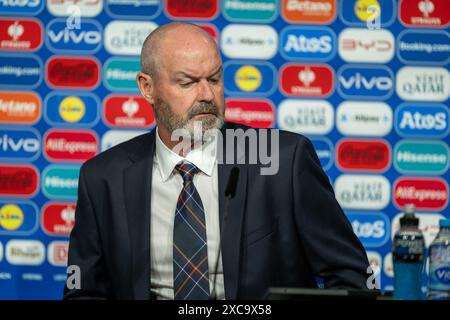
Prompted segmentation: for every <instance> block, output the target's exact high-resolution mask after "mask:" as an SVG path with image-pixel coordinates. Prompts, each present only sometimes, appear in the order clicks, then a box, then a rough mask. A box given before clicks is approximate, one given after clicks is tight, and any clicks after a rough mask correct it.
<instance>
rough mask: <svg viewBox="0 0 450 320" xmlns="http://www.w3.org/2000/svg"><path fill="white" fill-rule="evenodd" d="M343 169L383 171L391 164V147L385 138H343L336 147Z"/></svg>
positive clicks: (338, 161)
mask: <svg viewBox="0 0 450 320" xmlns="http://www.w3.org/2000/svg"><path fill="white" fill-rule="evenodd" d="M336 158H337V160H336V162H337V164H338V166H339V167H340V169H341V170H349V171H372V172H383V171H385V170H386V169H387V168H388V167H389V165H390V159H391V148H390V147H389V144H388V143H387V142H386V141H384V140H350V139H345V140H341V141H340V142H339V143H338V145H337V147H336Z"/></svg>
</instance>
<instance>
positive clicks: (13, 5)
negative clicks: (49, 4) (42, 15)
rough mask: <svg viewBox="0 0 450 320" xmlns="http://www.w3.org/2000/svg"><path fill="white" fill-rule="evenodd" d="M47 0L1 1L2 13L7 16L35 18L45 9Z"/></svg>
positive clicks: (0, 8) (0, 10)
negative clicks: (15, 15) (29, 16)
mask: <svg viewBox="0 0 450 320" xmlns="http://www.w3.org/2000/svg"><path fill="white" fill-rule="evenodd" d="M44 2H45V0H1V1H0V12H2V14H5V15H10V14H17V15H24V16H25V15H27V16H28V15H31V16H35V15H37V14H38V13H39V12H41V11H42V9H44Z"/></svg>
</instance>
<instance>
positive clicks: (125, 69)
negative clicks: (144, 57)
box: [103, 58, 141, 92]
mask: <svg viewBox="0 0 450 320" xmlns="http://www.w3.org/2000/svg"><path fill="white" fill-rule="evenodd" d="M140 71H141V63H140V61H139V59H121V58H110V59H108V60H107V61H106V62H105V64H104V66H103V83H104V85H105V87H107V88H108V89H109V90H111V91H117V90H121V91H131V92H139V89H138V87H137V83H136V75H137V74H138V72H140Z"/></svg>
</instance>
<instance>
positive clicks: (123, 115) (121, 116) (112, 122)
mask: <svg viewBox="0 0 450 320" xmlns="http://www.w3.org/2000/svg"><path fill="white" fill-rule="evenodd" d="M103 118H104V119H105V123H106V124H107V125H109V126H112V127H120V128H149V127H152V126H154V125H155V115H154V114H153V108H152V106H151V104H149V103H148V102H147V101H146V100H145V99H144V98H143V97H139V96H125V95H110V96H109V97H107V98H106V100H105V102H104V106H103Z"/></svg>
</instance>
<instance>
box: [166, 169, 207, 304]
mask: <svg viewBox="0 0 450 320" xmlns="http://www.w3.org/2000/svg"><path fill="white" fill-rule="evenodd" d="M175 169H176V170H177V171H178V172H179V173H180V174H181V176H182V178H183V189H182V190H181V193H180V195H179V197H178V202H177V208H176V213H175V223H174V230H173V289H174V297H175V299H176V300H188V299H189V300H191V299H196V300H206V299H209V272H208V246H207V242H206V223H205V212H204V210H203V204H202V200H201V199H200V195H199V194H198V192H197V189H196V188H195V186H194V183H193V178H194V175H195V174H196V173H197V172H198V168H197V167H196V166H195V165H193V164H191V163H189V162H186V161H181V162H180V163H178V164H177V165H176V166H175Z"/></svg>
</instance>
